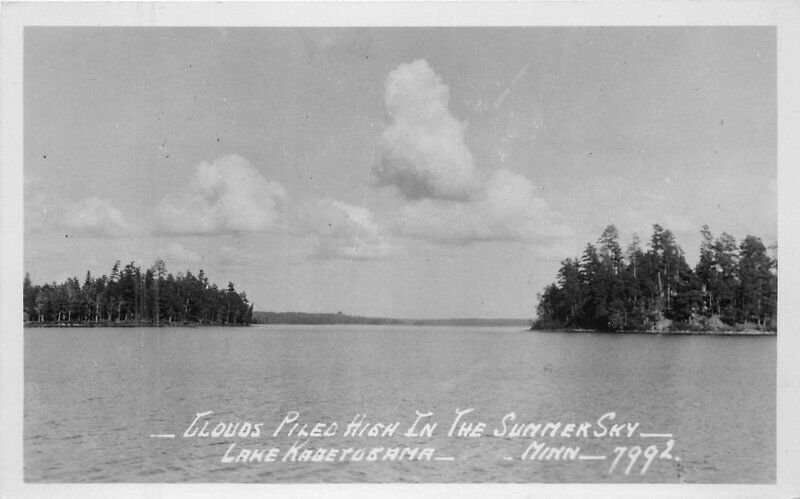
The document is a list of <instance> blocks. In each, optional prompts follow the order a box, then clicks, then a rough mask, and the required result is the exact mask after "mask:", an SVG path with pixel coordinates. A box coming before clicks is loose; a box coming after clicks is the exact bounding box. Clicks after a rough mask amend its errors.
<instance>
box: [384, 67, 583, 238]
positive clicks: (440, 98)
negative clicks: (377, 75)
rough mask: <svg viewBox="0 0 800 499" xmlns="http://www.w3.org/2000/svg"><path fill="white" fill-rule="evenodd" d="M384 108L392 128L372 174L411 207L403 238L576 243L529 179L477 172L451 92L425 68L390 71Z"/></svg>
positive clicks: (403, 222) (405, 212) (406, 211)
mask: <svg viewBox="0 0 800 499" xmlns="http://www.w3.org/2000/svg"><path fill="white" fill-rule="evenodd" d="M526 71H527V67H526V68H523V70H522V71H520V73H519V74H518V75H517V76H516V77H515V80H517V81H518V80H519V79H521V78H522V77H523V76H524V74H525V72H526ZM384 100H385V104H386V108H387V110H388V111H389V114H390V116H391V123H390V124H389V126H388V127H387V128H386V130H385V131H384V132H383V134H382V135H381V140H380V146H381V151H382V155H381V161H380V163H379V165H378V166H377V167H376V169H375V172H374V173H375V176H376V177H377V180H378V182H377V183H378V185H379V186H393V187H395V188H397V189H398V190H399V192H400V193H401V194H402V195H403V197H404V198H405V199H406V205H405V206H404V207H403V208H402V220H401V221H400V223H399V224H398V226H397V228H396V229H397V230H398V231H399V232H400V233H401V234H403V235H406V236H410V237H416V238H421V239H426V240H430V241H435V242H446V243H460V244H468V243H470V242H473V241H537V242H543V241H546V240H553V239H557V238H562V237H567V236H569V235H571V231H570V230H569V228H567V227H565V226H564V225H562V224H561V223H559V222H558V221H557V220H558V216H557V214H555V213H553V212H552V210H550V209H549V208H548V206H547V203H546V202H545V201H544V200H543V199H542V198H540V197H538V196H537V195H536V189H535V187H534V185H533V184H532V183H531V181H530V180H528V179H527V178H526V177H524V176H523V175H520V174H517V173H514V172H511V171H508V170H504V169H501V170H496V171H494V172H491V173H490V172H484V171H481V170H479V169H478V168H477V167H476V165H475V160H474V158H473V155H472V153H471V152H470V150H469V149H468V148H467V145H466V143H465V141H464V131H465V129H466V125H465V124H464V123H462V122H460V121H459V120H458V119H456V118H455V117H454V116H453V115H452V114H451V113H450V110H449V108H448V105H449V88H448V87H447V85H445V84H444V83H443V82H442V80H441V78H440V77H439V75H437V74H436V73H435V72H434V71H433V69H431V67H430V66H429V65H428V63H427V62H426V61H424V60H418V61H415V62H413V63H410V64H402V65H400V66H399V67H398V68H397V69H395V70H394V71H392V72H391V73H390V74H389V76H388V78H387V81H386V88H385V96H384Z"/></svg>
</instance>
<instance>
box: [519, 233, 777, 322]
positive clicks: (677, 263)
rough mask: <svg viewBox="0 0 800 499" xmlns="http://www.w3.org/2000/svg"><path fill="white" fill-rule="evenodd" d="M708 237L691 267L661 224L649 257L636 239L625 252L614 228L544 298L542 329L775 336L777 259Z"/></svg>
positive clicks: (754, 246)
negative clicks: (717, 331) (722, 331)
mask: <svg viewBox="0 0 800 499" xmlns="http://www.w3.org/2000/svg"><path fill="white" fill-rule="evenodd" d="M701 234H702V238H703V239H702V243H701V245H700V258H699V261H698V263H697V265H696V266H695V267H694V268H691V267H690V266H689V265H688V264H687V262H686V259H685V257H684V252H683V250H682V249H681V248H680V246H678V245H677V244H676V242H675V237H674V235H673V234H672V232H671V231H669V230H667V229H665V228H663V227H661V226H660V225H654V226H653V234H652V236H651V237H650V241H649V244H648V247H647V249H646V250H645V249H642V245H641V242H640V240H639V238H638V237H637V236H636V235H634V237H633V240H632V241H631V243H630V244H629V245H628V246H627V248H626V249H625V250H624V251H623V249H622V248H621V246H620V244H619V234H618V231H617V229H616V227H615V226H614V225H609V226H607V227H606V229H605V230H604V231H603V234H602V235H601V236H600V239H599V240H598V241H597V245H594V244H591V243H589V244H587V245H586V249H585V250H584V251H583V255H582V256H581V257H580V258H568V259H566V260H563V261H562V262H561V267H560V269H559V271H558V275H557V281H556V282H555V283H551V284H550V285H548V286H547V287H546V288H545V289H544V291H543V292H542V293H541V294H539V295H538V299H539V303H538V306H537V319H536V321H535V322H534V328H536V329H553V328H578V329H596V330H606V331H620V330H651V329H664V328H670V329H675V330H712V329H737V328H741V329H745V328H753V327H754V328H758V329H761V330H764V329H769V330H775V328H776V321H777V315H776V314H777V296H778V292H777V289H778V275H777V269H778V262H777V259H775V258H772V257H770V256H769V255H768V252H767V248H766V247H765V246H764V244H763V243H762V242H761V239H759V238H757V237H754V236H750V235H748V236H747V237H745V238H744V240H742V241H741V242H739V243H737V241H736V239H735V238H734V237H733V236H731V235H729V234H727V233H723V234H722V235H720V236H719V237H716V238H715V237H714V235H713V234H712V233H711V231H710V230H709V228H708V226H707V225H704V226H703V227H702V230H701Z"/></svg>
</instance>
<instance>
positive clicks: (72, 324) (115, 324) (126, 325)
mask: <svg viewBox="0 0 800 499" xmlns="http://www.w3.org/2000/svg"><path fill="white" fill-rule="evenodd" d="M248 326H250V324H249V323H248V324H216V323H213V322H203V323H199V322H186V323H181V322H173V323H160V324H147V323H126V322H108V323H102V322H100V323H94V322H89V323H83V322H61V323H55V322H25V323H23V324H22V327H24V328H42V329H44V328H68V329H69V328H81V329H91V328H100V327H123V328H134V327H150V328H162V327H248Z"/></svg>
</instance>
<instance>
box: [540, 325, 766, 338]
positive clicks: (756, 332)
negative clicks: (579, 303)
mask: <svg viewBox="0 0 800 499" xmlns="http://www.w3.org/2000/svg"><path fill="white" fill-rule="evenodd" d="M529 331H533V332H537V333H596V334H640V335H650V336H777V334H778V333H777V331H760V330H757V329H747V330H743V331H734V330H714V329H708V330H703V331H691V330H687V329H682V330H675V331H653V330H650V331H645V330H639V331H634V330H628V331H608V330H604V329H569V328H557V329H537V328H534V327H531V328H530V329H529Z"/></svg>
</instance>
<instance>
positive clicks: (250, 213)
mask: <svg viewBox="0 0 800 499" xmlns="http://www.w3.org/2000/svg"><path fill="white" fill-rule="evenodd" d="M285 201H286V191H285V189H284V188H283V186H282V185H281V184H279V183H277V182H270V181H268V180H267V179H266V178H264V177H263V176H262V175H261V173H260V172H259V171H258V170H257V169H255V168H254V167H253V166H252V165H251V164H250V163H249V162H248V161H247V160H246V159H244V158H242V157H241V156H237V155H229V156H223V157H221V158H219V159H217V160H216V161H214V162H213V163H206V162H203V163H201V164H199V165H198V166H197V169H196V171H195V173H194V175H193V176H192V178H191V179H190V181H189V184H188V185H187V186H186V188H185V189H184V190H183V191H182V192H180V193H179V194H178V195H177V196H175V197H172V198H165V199H163V200H162V201H161V202H160V203H159V204H158V206H157V207H156V212H157V215H158V229H159V231H160V232H163V233H169V234H218V233H232V232H259V231H265V230H269V229H274V228H277V227H278V226H279V225H280V224H281V222H282V217H283V208H284V204H285Z"/></svg>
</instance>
